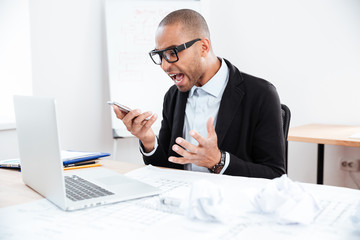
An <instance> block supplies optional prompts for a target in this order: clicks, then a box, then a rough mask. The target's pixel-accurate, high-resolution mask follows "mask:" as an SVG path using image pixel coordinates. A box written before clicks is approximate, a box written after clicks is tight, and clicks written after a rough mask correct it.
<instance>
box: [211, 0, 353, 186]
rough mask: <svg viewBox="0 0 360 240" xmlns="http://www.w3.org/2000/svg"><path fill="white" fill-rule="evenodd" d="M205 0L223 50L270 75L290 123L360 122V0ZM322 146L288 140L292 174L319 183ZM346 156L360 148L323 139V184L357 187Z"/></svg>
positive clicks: (242, 67)
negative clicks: (342, 164)
mask: <svg viewBox="0 0 360 240" xmlns="http://www.w3.org/2000/svg"><path fill="white" fill-rule="evenodd" d="M205 2H207V4H208V5H207V8H206V13H205V14H206V15H207V17H208V22H209V25H210V31H211V32H212V41H213V46H214V49H215V51H216V53H217V55H219V56H223V57H225V58H228V59H229V60H230V61H232V62H233V63H234V64H235V65H236V66H238V68H239V69H240V70H242V71H244V72H248V73H250V74H253V75H256V76H259V77H263V78H265V79H267V80H269V81H270V82H272V83H273V84H274V85H275V86H276V87H277V89H278V92H279V95H280V98H281V101H282V102H283V103H285V104H287V105H288V106H289V107H290V109H291V112H292V119H291V126H297V125H302V124H308V123H329V124H349V125H351V124H353V125H359V124H360V111H359V109H360V101H359V90H360V44H359V43H360V25H359V24H360V2H359V1H357V0H343V1H338V0H290V1H289V0H272V1H267V0H251V1H250V0H242V1H236V2H235V1H231V0H222V1H215V0H210V1H209V0H205ZM316 153H317V148H316V145H315V144H308V143H296V142H290V143H289V176H290V177H291V178H293V179H295V180H300V181H305V182H316V156H317V155H316ZM341 157H344V158H349V159H352V158H360V149H357V148H351V147H339V146H325V177H324V183H326V184H333V185H340V186H350V187H355V184H354V183H353V181H352V180H351V179H350V177H349V175H348V172H343V171H341V170H339V169H340V167H339V166H340V158H341ZM356 174H357V175H359V174H360V173H356Z"/></svg>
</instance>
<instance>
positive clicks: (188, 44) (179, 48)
mask: <svg viewBox="0 0 360 240" xmlns="http://www.w3.org/2000/svg"><path fill="white" fill-rule="evenodd" d="M197 41H201V38H196V39H194V40H191V41H189V42H186V43H183V44H180V45H178V46H176V47H168V48H165V49H163V50H152V51H150V52H149V56H150V58H151V60H152V61H153V62H154V63H155V64H156V65H161V64H162V59H165V60H166V61H167V62H168V63H175V62H177V61H179V56H178V53H179V52H181V51H183V50H185V49H187V48H189V47H191V46H192V45H193V44H194V43H196V42H197ZM168 50H173V51H174V53H175V55H176V60H175V61H170V60H169V59H167V58H166V57H165V56H164V54H163V53H164V52H165V51H168ZM155 54H158V55H159V56H160V63H157V62H155V60H154V59H153V57H152V56H153V55H155Z"/></svg>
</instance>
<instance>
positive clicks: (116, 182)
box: [96, 176, 132, 185]
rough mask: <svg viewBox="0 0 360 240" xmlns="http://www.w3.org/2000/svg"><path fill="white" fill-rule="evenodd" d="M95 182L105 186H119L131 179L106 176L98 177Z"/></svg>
mask: <svg viewBox="0 0 360 240" xmlns="http://www.w3.org/2000/svg"><path fill="white" fill-rule="evenodd" d="M96 180H97V181H99V182H101V183H104V184H106V185H119V184H124V183H128V182H130V181H131V180H132V179H129V178H128V177H124V176H108V177H100V178H97V179H96Z"/></svg>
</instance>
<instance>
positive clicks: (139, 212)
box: [0, 166, 360, 240]
mask: <svg viewBox="0 0 360 240" xmlns="http://www.w3.org/2000/svg"><path fill="white" fill-rule="evenodd" d="M127 176H129V177H132V178H135V179H138V180H140V181H144V182H147V183H148V184H151V185H154V186H157V187H159V188H160V189H162V190H163V193H162V194H161V195H160V196H155V197H148V198H143V199H138V200H132V201H127V202H122V203H117V204H112V205H105V206H100V207H96V208H92V209H84V210H79V211H74V212H64V211H62V210H60V209H58V208H57V207H56V206H55V205H53V204H51V203H50V202H48V201H47V200H46V199H42V200H38V201H33V202H30V203H25V204H20V205H16V206H12V207H7V208H2V209H0V229H1V237H3V238H4V239H29V238H33V239H66V238H68V239H76V238H79V239H86V238H89V239H94V238H97V237H99V238H100V239H114V238H116V239H117V238H120V239H166V238H168V239H186V238H189V239H196V238H197V239H265V238H269V236H271V238H273V239H286V240H287V239H289V238H291V239H306V238H311V239H318V238H323V239H359V236H360V235H359V234H360V233H357V232H356V231H355V229H354V227H353V226H352V223H351V221H350V216H351V214H353V212H354V210H355V206H356V203H357V201H359V200H360V193H359V191H356V190H351V189H345V188H336V187H327V186H319V185H314V184H302V185H303V187H304V188H306V189H307V190H308V191H310V192H312V193H313V194H314V196H315V197H316V198H317V199H318V200H319V204H320V206H321V212H320V213H319V214H318V215H317V217H316V219H315V221H314V223H312V224H309V225H298V224H292V225H280V224H277V223H276V222H275V221H274V219H272V218H271V217H270V216H268V215H262V214H260V213H259V212H257V211H256V209H255V207H254V206H253V204H252V199H253V197H254V196H255V195H256V193H257V192H258V191H259V190H260V189H261V188H262V187H263V186H265V185H266V184H267V183H269V181H270V180H266V179H254V178H245V177H229V176H221V175H214V174H207V173H196V172H188V171H178V170H169V169H160V168H156V167H152V166H147V167H144V168H140V169H137V170H134V171H132V172H130V173H128V174H127ZM199 180H202V181H203V180H206V181H209V182H211V183H213V184H218V185H220V186H222V187H223V190H224V191H223V198H224V201H226V203H227V204H228V205H229V207H230V210H231V211H230V212H229V213H228V215H227V217H228V218H227V219H226V220H225V221H224V222H209V221H194V220H191V219H188V218H187V217H186V216H185V215H184V212H182V211H181V210H179V208H178V207H177V204H173V205H174V206H173V205H172V204H169V205H167V204H164V202H163V201H162V200H164V199H176V200H179V201H180V202H181V201H186V200H187V199H188V196H189V193H190V191H191V187H192V185H193V184H194V183H195V182H196V181H199Z"/></svg>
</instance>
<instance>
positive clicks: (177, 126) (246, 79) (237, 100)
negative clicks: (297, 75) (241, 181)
mask: <svg viewBox="0 0 360 240" xmlns="http://www.w3.org/2000/svg"><path fill="white" fill-rule="evenodd" d="M224 60H225V59H224ZM225 62H226V64H227V65H228V67H229V81H228V84H227V86H226V88H225V91H224V94H223V97H222V99H221V103H220V108H219V113H218V117H217V122H216V126H215V131H216V133H217V137H218V147H219V149H220V150H224V151H227V152H228V153H229V154H230V164H229V166H228V167H227V169H226V171H225V172H224V174H228V175H236V176H246V177H263V178H275V177H279V176H281V175H282V174H284V173H285V140H284V134H283V130H282V129H283V128H282V119H281V105H280V100H279V96H278V94H277V92H276V89H275V87H274V86H273V85H272V84H271V83H269V82H267V81H266V80H263V79H260V78H257V77H254V76H251V75H248V74H246V73H242V72H240V71H239V70H238V69H237V68H236V67H235V66H234V65H232V64H231V63H230V62H229V61H227V60H225ZM188 94H189V92H180V91H179V90H178V89H177V87H176V86H175V85H174V86H172V87H171V88H170V89H169V90H168V92H167V93H166V94H165V97H164V104H163V120H162V122H161V129H160V132H159V137H158V142H159V146H158V148H157V149H156V151H155V153H154V154H153V155H151V156H149V157H147V156H143V159H144V162H145V164H152V165H155V166H163V167H170V168H177V169H184V165H180V164H175V163H171V162H169V161H168V157H169V156H179V155H178V154H176V153H175V152H174V151H172V149H171V147H172V145H173V144H175V139H176V138H177V137H179V136H180V137H182V135H183V128H184V118H185V107H186V102H187V97H188ZM204 124H206V123H205V122H204Z"/></svg>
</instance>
